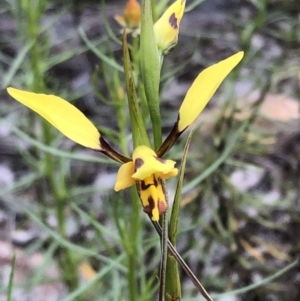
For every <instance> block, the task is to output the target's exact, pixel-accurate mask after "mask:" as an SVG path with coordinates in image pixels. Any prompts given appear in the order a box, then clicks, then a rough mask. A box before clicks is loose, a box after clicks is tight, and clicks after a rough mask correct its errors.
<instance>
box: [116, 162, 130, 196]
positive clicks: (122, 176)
mask: <svg viewBox="0 0 300 301" xmlns="http://www.w3.org/2000/svg"><path fill="white" fill-rule="evenodd" d="M133 173H134V165H133V162H132V161H130V162H127V163H125V164H122V165H121V167H120V168H119V170H118V175H117V179H116V184H115V191H119V190H122V189H125V188H128V187H130V186H132V185H133V184H135V180H134V179H133V178H132V175H133Z"/></svg>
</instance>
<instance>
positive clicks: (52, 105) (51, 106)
mask: <svg viewBox="0 0 300 301" xmlns="http://www.w3.org/2000/svg"><path fill="white" fill-rule="evenodd" d="M7 92H8V93H9V94H10V96H12V97H13V98H14V99H16V100H17V101H19V102H20V103H22V104H23V105H25V106H27V107H28V108H30V109H31V110H33V111H35V112H36V113H38V114H39V115H41V116H42V117H43V118H45V119H46V120H47V121H48V122H50V123H51V124H52V125H53V126H54V127H56V128H57V129H58V130H59V131H60V132H61V133H62V134H63V135H65V136H66V137H68V138H69V139H71V140H73V141H74V142H76V143H78V144H81V145H82V146H85V147H88V148H92V149H95V150H101V146H100V141H99V139H100V133H99V132H98V130H97V128H96V127H95V126H94V125H93V124H92V122H91V121H89V120H88V119H87V118H86V117H85V116H84V114H83V113H82V112H80V111H79V110H78V109H77V108H76V107H75V106H73V105H72V104H70V103H69V102H67V101H66V100H64V99H62V98H60V97H57V96H54V95H45V94H36V93H32V92H27V91H21V90H18V89H14V88H7Z"/></svg>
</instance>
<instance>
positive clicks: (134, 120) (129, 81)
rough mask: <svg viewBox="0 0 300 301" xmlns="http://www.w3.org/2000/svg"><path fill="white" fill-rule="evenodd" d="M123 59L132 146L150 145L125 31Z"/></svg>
mask: <svg viewBox="0 0 300 301" xmlns="http://www.w3.org/2000/svg"><path fill="white" fill-rule="evenodd" d="M123 60H124V73H125V82H126V90H127V98H128V106H129V113H130V123H131V130H132V139H133V146H134V148H136V147H137V146H138V145H146V146H150V142H149V137H148V135H147V131H146V128H145V125H144V122H143V118H142V114H141V111H140V107H139V105H138V101H137V95H136V90H135V84H134V79H133V74H132V69H131V63H130V57H129V51H128V45H127V35H126V31H124V33H123Z"/></svg>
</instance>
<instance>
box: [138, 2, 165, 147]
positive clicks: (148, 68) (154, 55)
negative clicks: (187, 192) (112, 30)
mask: <svg viewBox="0 0 300 301" xmlns="http://www.w3.org/2000/svg"><path fill="white" fill-rule="evenodd" d="M140 57H141V74H142V78H143V82H144V86H145V94H146V98H147V103H148V108H149V113H150V118H151V123H152V128H153V135H154V147H155V149H157V148H158V147H159V146H160V145H161V142H162V134H161V117H160V109H159V82H160V65H161V64H160V58H159V52H158V48H157V45H156V39H155V36H154V32H153V20H152V7H151V0H144V1H143V4H142V23H141V42H140Z"/></svg>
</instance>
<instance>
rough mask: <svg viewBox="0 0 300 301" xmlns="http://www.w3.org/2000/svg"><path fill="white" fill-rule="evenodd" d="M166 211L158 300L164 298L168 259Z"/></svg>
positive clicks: (163, 225) (165, 214)
mask: <svg viewBox="0 0 300 301" xmlns="http://www.w3.org/2000/svg"><path fill="white" fill-rule="evenodd" d="M162 187H163V191H164V194H165V198H166V202H167V204H168V203H169V199H168V193H167V190H166V183H165V181H164V180H163V181H162ZM167 212H168V211H166V212H165V213H164V214H163V216H162V235H161V264H160V273H159V278H160V286H159V299H158V300H159V301H164V300H165V298H164V297H165V291H166V271H167V260H168V215H167Z"/></svg>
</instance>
